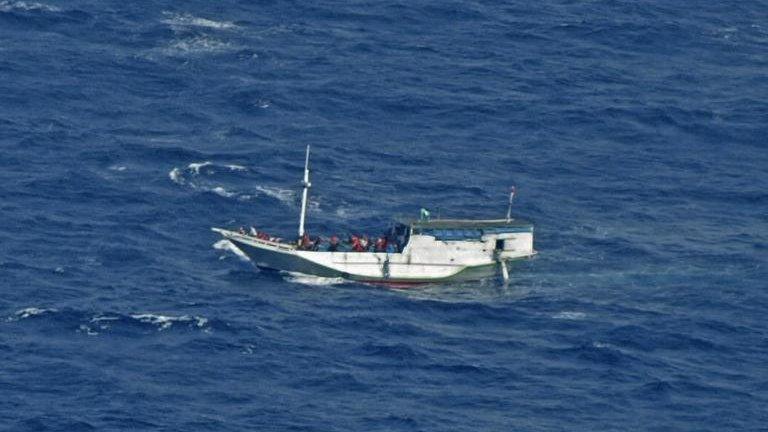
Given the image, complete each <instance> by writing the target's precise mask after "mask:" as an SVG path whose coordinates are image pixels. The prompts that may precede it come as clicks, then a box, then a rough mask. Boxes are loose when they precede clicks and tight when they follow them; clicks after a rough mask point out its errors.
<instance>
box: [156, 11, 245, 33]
mask: <svg viewBox="0 0 768 432" xmlns="http://www.w3.org/2000/svg"><path fill="white" fill-rule="evenodd" d="M163 15H165V16H167V17H168V19H165V20H163V21H162V22H164V23H165V24H168V25H170V26H171V27H173V28H176V29H178V28H181V27H205V28H211V29H217V30H228V29H233V28H236V27H237V26H236V25H235V24H234V23H232V22H229V21H214V20H211V19H208V18H200V17H196V16H194V15H191V14H172V13H168V12H164V13H163Z"/></svg>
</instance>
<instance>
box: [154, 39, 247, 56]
mask: <svg viewBox="0 0 768 432" xmlns="http://www.w3.org/2000/svg"><path fill="white" fill-rule="evenodd" d="M233 48H234V46H233V45H232V44H230V43H229V42H223V41H220V40H218V39H215V38H212V37H207V36H194V37H191V38H187V39H178V40H175V41H173V42H172V43H171V44H170V45H168V46H167V47H166V48H165V49H163V52H164V53H165V54H166V55H169V56H174V55H179V54H206V53H217V52H223V51H229V50H231V49H233Z"/></svg>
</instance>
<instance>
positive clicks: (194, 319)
mask: <svg viewBox="0 0 768 432" xmlns="http://www.w3.org/2000/svg"><path fill="white" fill-rule="evenodd" d="M131 318H133V319H136V320H139V321H141V322H143V323H147V324H152V325H155V326H157V327H158V330H166V329H169V328H170V327H171V326H173V324H174V323H194V324H195V326H197V327H198V328H202V327H205V325H206V324H208V319H207V318H204V317H201V316H189V315H181V316H170V315H159V314H151V313H146V314H136V315H131Z"/></svg>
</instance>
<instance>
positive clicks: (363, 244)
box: [238, 227, 403, 253]
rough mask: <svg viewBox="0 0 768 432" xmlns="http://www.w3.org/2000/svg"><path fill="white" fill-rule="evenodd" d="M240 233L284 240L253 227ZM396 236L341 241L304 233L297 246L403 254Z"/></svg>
mask: <svg viewBox="0 0 768 432" xmlns="http://www.w3.org/2000/svg"><path fill="white" fill-rule="evenodd" d="M238 232H239V233H240V234H241V235H248V236H251V237H255V238H257V239H260V240H266V241H270V242H275V243H280V242H282V241H283V239H282V238H279V237H272V236H270V235H269V234H267V233H265V232H263V231H258V230H256V229H255V228H253V227H251V229H250V230H248V231H247V230H246V229H245V228H244V227H240V229H239V230H238ZM402 240H403V239H399V238H398V237H396V236H394V235H382V236H379V237H377V238H376V239H375V240H373V241H372V240H371V239H370V238H369V237H368V236H367V235H356V234H353V235H350V236H349V237H347V239H345V240H341V239H339V237H338V236H336V235H332V236H331V237H329V238H327V239H323V238H321V237H319V236H316V237H311V236H310V235H309V234H307V233H304V235H303V236H301V238H299V239H298V241H297V246H298V248H299V249H300V250H308V251H326V252H386V253H398V252H402V249H401V247H402V243H403V241H402Z"/></svg>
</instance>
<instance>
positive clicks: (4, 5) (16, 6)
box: [0, 0, 61, 12]
mask: <svg viewBox="0 0 768 432" xmlns="http://www.w3.org/2000/svg"><path fill="white" fill-rule="evenodd" d="M14 10H16V11H43V12H60V11H61V9H59V8H57V7H56V6H51V5H47V4H43V3H36V2H25V1H7V0H3V1H0V12H12V11H14Z"/></svg>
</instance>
